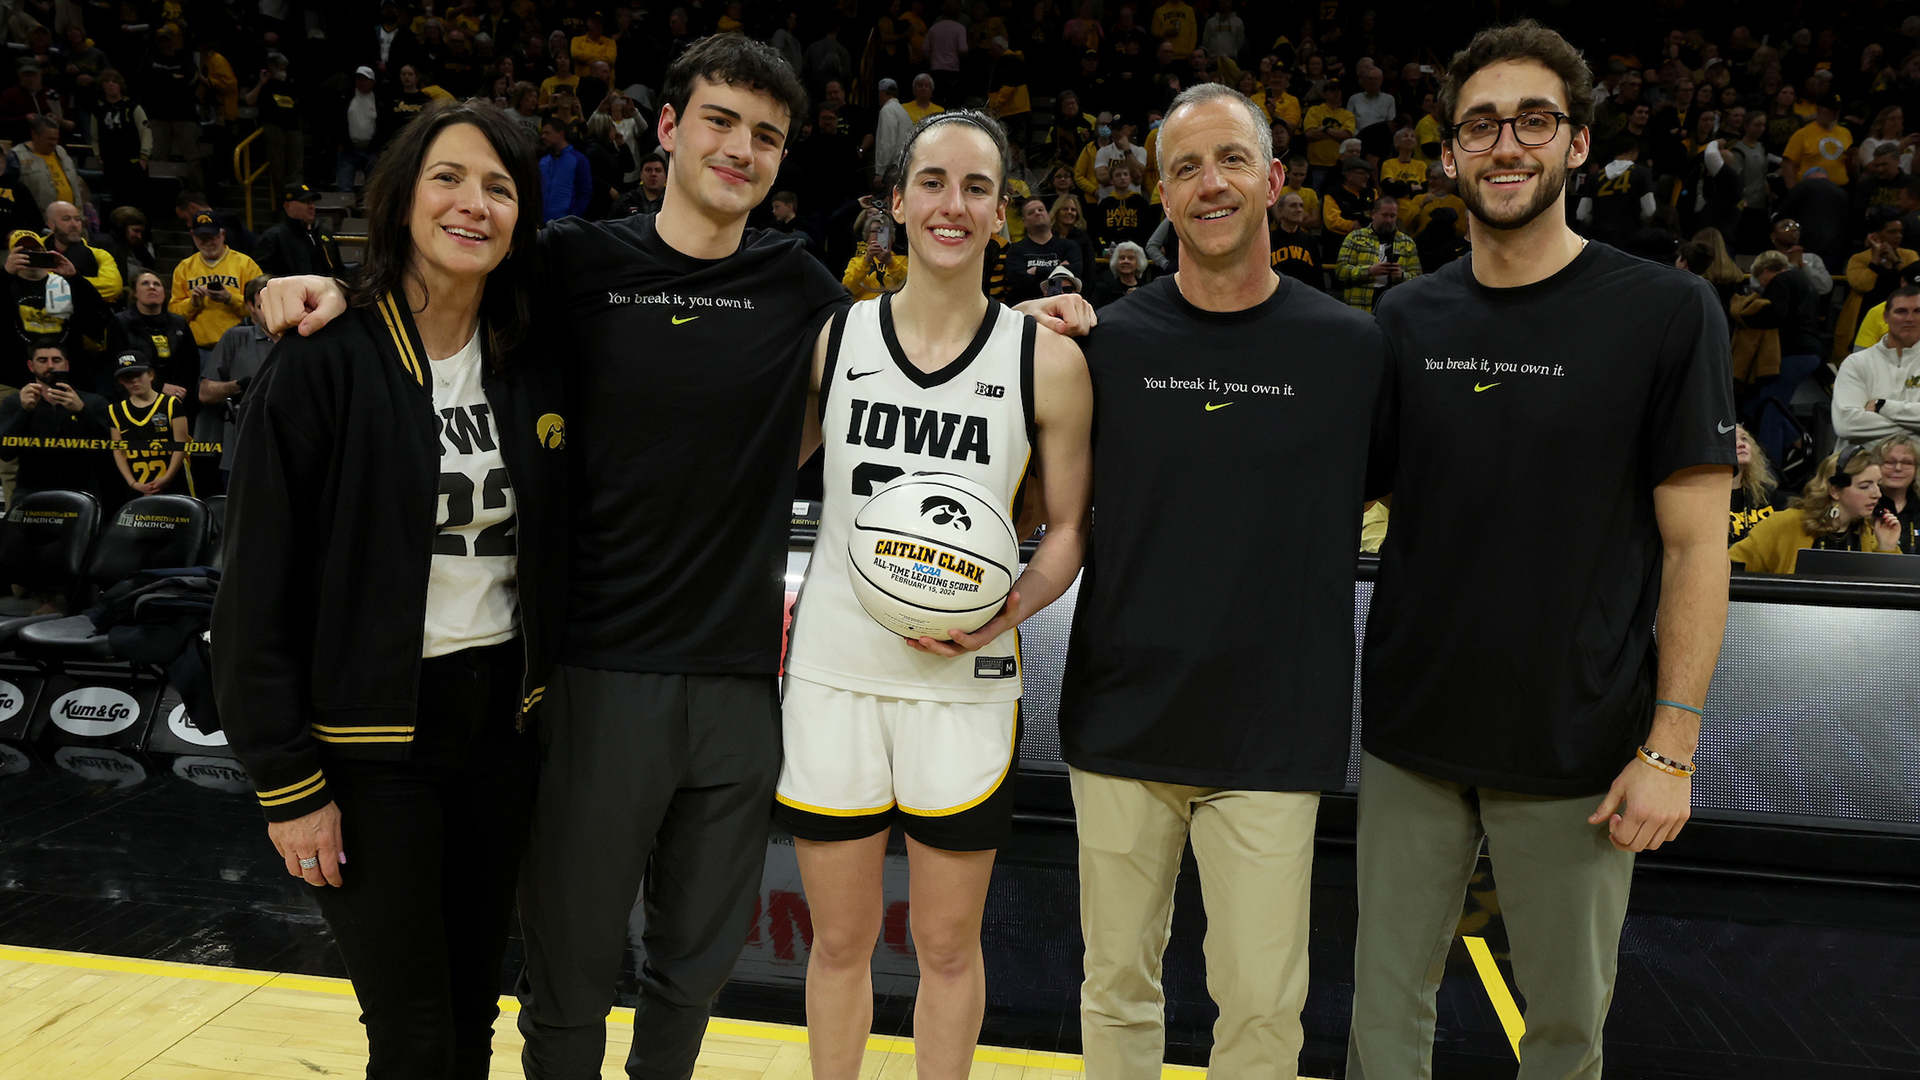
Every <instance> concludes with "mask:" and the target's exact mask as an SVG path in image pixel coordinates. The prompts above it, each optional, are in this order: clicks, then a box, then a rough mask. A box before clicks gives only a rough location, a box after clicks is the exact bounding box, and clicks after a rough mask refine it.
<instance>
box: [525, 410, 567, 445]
mask: <svg viewBox="0 0 1920 1080" xmlns="http://www.w3.org/2000/svg"><path fill="white" fill-rule="evenodd" d="M533 429H534V431H536V432H538V433H539V435H540V445H541V446H544V447H546V448H547V449H548V450H558V449H560V448H561V447H564V446H566V445H567V422H566V420H564V419H562V418H561V416H560V414H558V413H547V414H546V415H544V416H542V417H541V418H540V419H539V420H536V421H534V425H533Z"/></svg>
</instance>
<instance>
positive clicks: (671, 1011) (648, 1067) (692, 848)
mask: <svg viewBox="0 0 1920 1080" xmlns="http://www.w3.org/2000/svg"><path fill="white" fill-rule="evenodd" d="M540 730H541V736H540V738H541V743H542V747H543V752H544V758H543V761H542V764H541V769H540V791H539V795H538V797H537V800H536V802H535V805H534V812H533V840H532V844H531V846H530V848H529V850H528V852H527V856H526V861H525V864H524V870H523V872H522V876H521V886H520V919H521V924H522V930H523V932H524V935H525V937H526V945H527V968H526V973H525V974H524V975H523V976H522V978H521V984H520V1002H521V1011H520V1033H521V1035H523V1036H524V1037H525V1038H526V1049H525V1051H524V1052H523V1053H522V1055H521V1065H522V1067H523V1068H524V1069H525V1070H526V1075H527V1076H528V1077H529V1078H530V1080H588V1078H598V1077H599V1076H600V1065H601V1061H602V1059H603V1058H604V1057H605V1056H606V1041H607V1031H606V1017H607V1010H608V1009H610V1008H612V1006H613V1004H614V995H615V983H616V981H617V980H618V979H619V977H620V962H621V958H622V956H623V955H624V950H625V949H626V945H627V923H628V917H629V915H630V914H631V913H632V911H633V908H634V898H635V896H636V895H637V894H640V892H641V883H642V881H643V880H644V882H645V885H646V889H645V893H644V895H643V896H642V901H643V903H644V915H645V920H646V929H645V931H644V932H643V933H642V936H641V942H642V944H643V945H644V946H645V950H646V958H645V960H644V962H643V963H642V965H641V968H640V1003H639V1006H638V1007H637V1008H636V1009H635V1011H634V1018H633V1052H632V1054H631V1055H630V1056H629V1057H628V1058H627V1075H628V1076H630V1077H634V1078H635V1080H686V1078H687V1077H691V1076H692V1075H693V1064H694V1058H695V1057H696V1056H697V1055H698V1054H699V1053H700V1040H701V1037H702V1036H703V1035H704V1034H705V1033H706V1027H707V1016H708V1009H709V1007H710V1006H711V1004H712V1002H713V999H714V997H715V996H716V995H718V994H719V993H720V989H721V987H723V986H725V985H726V981H727V976H728V975H729V974H730V973H731V972H732V971H733V965H734V961H736V960H738V959H739V958H740V951H741V949H742V948H743V947H744V946H745V944H746V940H747V931H748V929H749V927H750V925H751V922H752V919H753V910H754V901H755V899H756V898H757V897H758V895H759V889H760V875H761V870H762V868H763V865H764V864H765V862H766V847H767V830H768V827H769V825H770V823H771V821H772V813H773V789H774V782H775V781H776V780H777V779H778V778H779V775H780V693H779V685H778V683H776V681H775V680H774V678H773V677H772V676H765V677H759V676H752V677H749V676H723V675H642V674H631V673H626V672H616V671H596V670H592V669H588V668H577V667H561V668H560V669H558V670H557V671H556V672H555V673H554V677H553V678H552V680H550V681H549V683H548V687H547V704H546V707H545V708H544V709H543V710H542V712H541V716H540Z"/></svg>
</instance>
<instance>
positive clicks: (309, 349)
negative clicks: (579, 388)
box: [212, 296, 568, 821]
mask: <svg viewBox="0 0 1920 1080" xmlns="http://www.w3.org/2000/svg"><path fill="white" fill-rule="evenodd" d="M540 353H541V350H539V349H538V348H530V349H523V350H522V351H521V354H520V355H517V356H515V357H514V363H512V364H511V365H509V366H508V368H507V371H506V372H505V373H504V374H500V375H496V374H494V373H493V371H492V370H491V365H489V369H488V371H487V374H486V376H485V380H484V385H485V391H486V396H487V401H488V404H489V405H490V407H491V408H492V410H493V413H494V416H495V418H496V424H495V427H496V429H497V431H498V432H499V440H500V452H501V456H502V457H503V458H504V459H505V461H506V467H507V475H508V478H509V481H510V482H511V483H512V485H513V489H514V497H515V500H516V503H517V507H516V518H517V524H518V529H517V532H518V543H517V549H518V563H519V565H518V570H517V577H518V586H517V587H518V591H519V603H520V623H521V640H522V642H523V643H524V645H525V648H526V651H527V676H526V682H525V684H524V687H523V690H522V693H523V700H522V704H521V712H522V722H523V723H524V722H526V721H527V720H529V719H530V718H531V714H532V713H533V711H534V710H535V707H536V706H537V705H538V704H539V701H540V698H541V695H542V692H543V690H544V685H545V678H546V673H547V672H548V670H549V669H550V668H551V667H552V664H553V660H554V657H555V656H556V654H557V652H558V650H559V645H560V642H561V636H562V633H563V627H564V620H565V617H566V567H567V538H566V528H567V520H568V514H567V508H566V505H565V492H566V453H565V450H564V446H565V443H566V424H565V421H564V419H562V413H561V398H560V394H561V390H560V384H561V380H560V378H559V377H558V375H557V374H556V373H555V372H553V371H552V370H551V369H548V368H546V367H545V365H544V364H543V363H542V359H541V355H540ZM427 365H428V360H427V353H426V349H425V348H424V347H422V345H421V342H420V334H419V331H418V330H417V329H416V328H415V326H414V324H413V319H412V317H411V315H410V314H409V313H408V311H407V310H406V304H405V302H404V300H403V301H401V302H398V303H396V302H395V298H394V297H392V296H389V297H387V298H386V299H383V300H382V301H381V302H380V303H379V304H377V305H375V306H372V307H357V308H352V309H350V310H349V311H348V312H347V313H346V314H345V315H342V316H340V317H339V318H338V319H336V320H334V322H333V323H332V324H331V325H329V326H327V327H326V328H324V329H322V330H321V331H319V332H318V333H316V334H314V335H313V336H312V337H310V338H302V337H300V336H298V335H297V334H289V335H288V336H286V337H285V338H283V339H281V341H280V343H279V344H278V345H277V346H275V347H274V350H273V353H272V355H271V356H270V357H269V359H268V362H267V368H266V372H265V373H264V374H263V375H262V377H261V379H260V380H259V381H260V382H261V383H263V384H264V385H260V386H256V387H254V388H253V392H252V393H250V394H249V395H248V399H249V401H248V406H247V411H246V415H245V421H244V425H243V427H242V434H241V438H240V451H239V454H238V456H237V457H236V459H235V461H234V468H233V476H232V481H231V484H230V486H229V489H228V500H227V516H226V573H225V575H224V577H223V579H222V581H221V584H220V593H219V597H218V599H217V600H216V602H215V603H214V609H213V639H212V652H213V676H214V689H215V693H216V694H217V695H218V699H219V703H220V719H221V723H222V726H223V727H225V728H226V731H227V737H228V739H229V741H230V742H231V744H232V746H233V749H234V752H235V753H236V754H237V755H239V758H240V761H241V764H243V765H244V766H245V767H246V770H247V774H248V775H249V776H250V777H252V779H253V784H254V788H255V790H256V791H257V792H258V793H259V798H260V804H261V806H262V807H263V808H264V809H265V811H266V815H267V818H268V820H270V821H287V820H291V819H293V818H297V817H301V816H304V815H306V814H309V813H311V812H313V811H315V810H318V809H320V808H321V807H323V806H325V805H326V804H327V803H328V802H329V801H330V800H331V799H332V798H333V796H332V793H331V792H330V791H329V790H328V787H327V781H326V771H325V767H324V766H325V762H326V760H327V759H328V758H329V757H342V758H370V759H386V760H396V759H401V758H405V757H406V756H407V753H408V747H409V744H410V743H411V742H412V740H413V732H414V720H415V716H416V712H417V710H416V694H417V691H418V683H419V673H420V652H421V641H422V636H423V633H424V628H425V625H426V611H427V580H428V576H429V571H430V567H431V563H432V558H433V555H432V552H433V540H434V534H435V532H436V531H437V525H436V517H437V510H438V501H439V496H438V490H439V473H440V469H439V463H440V436H439V429H438V428H437V427H436V425H435V419H436V418H435V414H434V408H433V391H432V386H431V379H430V376H431V372H429V371H428V369H427Z"/></svg>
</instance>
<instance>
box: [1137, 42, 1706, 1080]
mask: <svg viewBox="0 0 1920 1080" xmlns="http://www.w3.org/2000/svg"><path fill="white" fill-rule="evenodd" d="M1447 70H1448V75H1447V81H1446V83H1445V84H1444V85H1443V86H1442V90H1441V107H1442V112H1443V115H1445V116H1446V117H1448V118H1449V119H1450V120H1451V121H1452V123H1453V124H1454V125H1455V126H1454V127H1452V128H1451V130H1450V133H1449V135H1448V137H1447V140H1446V143H1445V146H1444V148H1443V157H1442V160H1443V162H1444V164H1445V165H1446V168H1447V172H1448V174H1449V175H1451V176H1455V177H1457V178H1458V179H1459V182H1460V189H1459V194H1460V197H1461V198H1462V199H1463V200H1465V202H1466V205H1467V208H1468V210H1469V213H1470V215H1471V217H1470V221H1469V229H1470V231H1471V237H1472V241H1473V254H1472V256H1471V257H1470V258H1463V259H1460V260H1458V261H1456V262H1453V263H1451V264H1449V265H1448V266H1447V267H1446V268H1445V269H1443V270H1441V271H1439V272H1438V273H1435V274H1431V275H1428V276H1425V277H1420V278H1416V279H1414V280H1412V281H1409V282H1408V283H1407V284H1406V285H1404V286H1401V287H1399V288H1396V289H1394V290H1393V291H1391V292H1390V293H1388V294H1387V295H1386V296H1385V297H1382V298H1381V302H1380V304H1379V307H1378V311H1377V317H1378V321H1379V325H1380V329H1381V331H1382V332H1383V333H1384V334H1385V335H1386V339H1387V342H1388V346H1389V349H1390V357H1389V360H1388V366H1387V374H1386V377H1385V379H1384V381H1383V385H1382V393H1381V406H1380V410H1379V414H1378V418H1377V420H1376V436H1377V439H1376V446H1375V451H1374V453H1373V455H1372V460H1371V462H1370V465H1369V471H1370V473H1372V474H1373V476H1372V478H1371V482H1370V487H1371V488H1372V490H1373V491H1374V492H1377V493H1380V494H1386V493H1388V492H1391V494H1392V497H1393V526H1392V528H1391V529H1389V530H1388V532H1387V539H1386V542H1385V544H1384V546H1383V547H1382V549H1381V568H1380V579H1379V583H1378V584H1377V585H1376V587H1375V589H1374V594H1373V604H1372V610H1371V613H1370V617H1369V620H1368V625H1367V640H1366V648H1365V657H1364V668H1363V675H1362V701H1363V714H1364V721H1365V723H1364V729H1363V737H1362V743H1363V747H1364V750H1365V754H1364V755H1363V757H1362V761H1361V773H1360V817H1359V821H1360V825H1359V849H1358V888H1359V907H1360V920H1359V930H1358V935H1357V939H1356V948H1355V955H1354V971H1355V974H1354V1003H1353V1024H1352V1029H1351V1031H1352V1034H1351V1037H1350V1043H1349V1049H1348V1057H1347V1075H1348V1076H1349V1077H1356V1078H1359V1077H1365V1078H1368V1080H1384V1078H1388V1077H1391V1078H1395V1080H1398V1078H1401V1077H1407V1076H1416V1077H1417V1076H1420V1075H1423V1071H1422V1070H1421V1069H1420V1066H1419V1065H1418V1064H1417V1063H1421V1062H1426V1061H1430V1060H1431V1055H1432V1039H1433V1025H1434V1001H1435V994H1436V992H1437V990H1438V981H1439V977H1440V973H1441V967H1440V965H1439V963H1438V962H1437V960H1436V959H1435V958H1436V957H1440V956H1444V955H1445V953H1446V950H1447V948H1448V945H1449V942H1450V941H1451V940H1452V937H1453V928H1454V924H1455V923H1456V921H1457V920H1458V918H1459V914H1460V904H1461V902H1462V899H1463V897H1464V894H1465V892H1466V885H1467V879H1468V877H1469V876H1470V875H1471V874H1472V873H1473V869H1474V866H1475V863H1476V860H1477V859H1478V857H1479V851H1480V845H1481V842H1482V840H1483V839H1485V840H1486V841H1487V842H1488V843H1489V845H1490V849H1491V852H1492V857H1493V869H1494V873H1495V874H1496V875H1497V877H1498V879H1499V889H1500V911H1501V914H1502V916H1503V917H1504V919H1505V921H1506V928H1507V935H1508V938H1509V940H1510V941H1511V943H1512V955H1513V967H1514V974H1515V978H1516V980H1517V982H1518V983H1519V989H1520V992H1521V993H1522V994H1524V995H1525V996H1526V1000H1527V1023H1526V1034H1525V1035H1524V1036H1523V1037H1522V1038H1521V1040H1520V1044H1519V1055H1520V1058H1521V1060H1522V1061H1524V1062H1525V1065H1524V1066H1523V1068H1524V1070H1525V1071H1524V1073H1523V1075H1525V1076H1529V1077H1531V1076H1543V1077H1544V1076H1552V1077H1565V1078H1581V1080H1599V1077H1600V1075H1601V1072H1600V1070H1601V1054H1600V1037H1601V1028H1602V1026H1603V1024H1604V1023H1605V1021H1606V1013H1607V1004H1608V1002H1609V1001H1610V1000H1611V997H1612V992H1613V981H1614V974H1615V970H1616V966H1617V953H1618V948H1619V941H1620V932H1621V926H1622V922H1623V920H1624V918H1625V915H1626V906H1627V892H1628V886H1629V883H1630V881H1631V879H1632V874H1633V853H1634V852H1636V851H1640V850H1643V849H1646V848H1653V847H1658V846H1660V845H1661V844H1662V843H1664V842H1666V841H1667V840H1671V839H1672V838H1673V837H1674V836H1675V835H1677V834H1678V833H1679V831H1680V828H1681V826H1682V825H1683V824H1684V823H1685V822H1686V820H1687V816H1688V806H1689V802H1690V799H1691V782H1690V780H1689V779H1688V775H1689V774H1690V773H1691V770H1692V764H1691V762H1692V759H1693V752H1694V747H1695V744H1696V742H1697V741H1698V736H1699V729H1700V719H1701V717H1700V711H1701V710H1702V709H1703V708H1704V707H1705V705H1706V699H1707V685H1708V682H1709V681H1710V680H1711V678H1712V676H1713V668H1714V663H1715V660H1716V658H1717V657H1718V654H1719V650H1720V636H1721V632H1722V628H1723V627H1724V626H1725V624H1726V615H1727V559H1726V519H1725V517H1724V514H1725V505H1726V499H1727V483H1728V477H1729V474H1730V473H1731V471H1732V469H1733V465H1734V460H1735V458H1734V445H1733V434H1732V433H1733V430H1734V417H1733V401H1732V390H1731V384H1732V378H1731V373H1730V370H1729V364H1728V339H1727V334H1726V327H1725V323H1724V320H1723V318H1722V316H1721V315H1720V312H1719V305H1718V302H1717V299H1716V297H1715V295H1714V292H1713V289H1712V288H1711V287H1710V286H1709V285H1707V284H1706V283H1705V282H1704V281H1702V280H1700V279H1699V278H1695V277H1692V276H1691V275H1688V274H1686V273H1685V272H1684V271H1680V270H1677V269H1673V268H1670V267H1663V266H1657V265H1653V264H1649V263H1647V262H1644V261H1641V260H1639V259H1636V258H1633V257H1631V256H1628V255H1625V254H1623V253H1621V252H1619V251H1616V250H1614V249H1613V248H1610V247H1608V246H1606V245H1605V244H1602V243H1598V242H1593V243H1586V242H1584V241H1582V240H1581V239H1580V237H1579V236H1577V235H1576V234H1574V233H1573V232H1572V230H1570V229H1569V228H1568V227H1567V224H1566V216H1565V214H1566V211H1565V199H1566V192H1565V188H1566V185H1565V178H1566V174H1567V171H1568V169H1570V168H1578V167H1579V166H1580V164H1581V163H1582V162H1583V161H1584V160H1585V159H1586V156H1587V153H1588V140H1589V134H1588V131H1587V127H1586V123H1587V119H1588V117H1589V116H1590V114H1591V113H1592V91H1591V87H1592V86H1593V77H1592V75H1591V74H1590V73H1589V72H1588V70H1587V67H1586V64H1585V62H1584V61H1582V60H1581V58H1580V55H1579V53H1578V52H1577V51H1575V50H1574V49H1573V48H1572V46H1570V45H1568V44H1567V43H1566V42H1565V41H1564V40H1562V39H1561V38H1560V36H1559V35H1558V34H1555V33H1553V32H1552V31H1550V30H1546V29H1544V28H1542V27H1540V26H1539V25H1538V24H1536V23H1533V22H1531V21H1527V22H1522V23H1519V24H1516V25H1514V26H1511V27H1503V28H1496V29H1491V30H1486V31H1482V32H1481V33H1480V34H1479V35H1478V36H1476V37H1475V38H1474V40H1473V42H1472V43H1471V44H1470V45H1469V46H1468V47H1467V48H1466V50H1464V51H1462V52H1461V53H1459V54H1458V55H1456V56H1455V57H1454V58H1453V62H1452V63H1451V64H1450V65H1449V66H1448V69H1447ZM1555 114H1559V115H1555ZM1569 320H1577V321H1578V325H1579V330H1578V333H1575V334H1568V333H1566V332H1565V330H1566V327H1567V326H1568V325H1569ZM1575 416H1577V417H1579V418H1580V423H1581V427H1582V429H1583V430H1587V431H1592V432H1597V433H1601V434H1599V435H1598V436H1597V438H1598V439H1599V441H1598V442H1597V443H1593V444H1591V445H1587V446H1585V447H1583V448H1582V452H1580V453H1578V454H1575V455H1571V456H1570V455H1568V454H1566V453H1565V452H1563V450H1562V447H1563V445H1564V440H1565V436H1566V431H1567V425H1568V419H1569V418H1570V417H1575ZM1569 488H1571V489H1572V490H1577V491H1579V492H1581V493H1582V498H1583V499H1584V500H1586V502H1587V503H1588V505H1589V506H1592V507H1595V508H1598V510H1599V512H1597V513H1593V514H1589V515H1587V516H1586V517H1584V518H1583V521H1582V526H1581V527H1580V528H1578V529H1574V530H1565V531H1561V532H1560V533H1558V534H1557V535H1556V536H1555V539H1554V542H1553V543H1552V544H1546V545H1530V544H1525V543H1497V542H1494V543H1490V542H1489V540H1488V535H1487V531H1486V528H1485V524H1484V520H1483V515H1484V512H1485V507H1486V497H1487V493H1488V492H1489V491H1548V490H1567V489H1569ZM1102 511H1103V514H1104V507H1103V508H1102ZM1104 520H1105V519H1104V517H1103V518H1102V522H1103V523H1104ZM1656 615H1657V616H1658V620H1659V624H1660V637H1659V641H1658V643H1657V645H1656V643H1655V641H1654V638H1653V625H1654V621H1655V616H1656Z"/></svg>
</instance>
